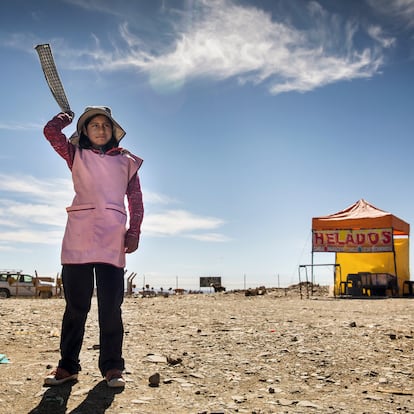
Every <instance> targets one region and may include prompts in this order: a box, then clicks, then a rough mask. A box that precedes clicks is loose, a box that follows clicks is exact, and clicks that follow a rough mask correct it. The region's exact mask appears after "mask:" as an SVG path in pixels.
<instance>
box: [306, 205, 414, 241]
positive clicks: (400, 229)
mask: <svg viewBox="0 0 414 414" xmlns="http://www.w3.org/2000/svg"><path fill="white" fill-rule="evenodd" d="M382 228H392V229H393V232H394V235H407V236H408V235H409V234H410V225H409V224H408V223H406V222H405V221H403V220H401V219H399V218H398V217H396V216H394V215H393V214H391V213H388V212H387V211H384V210H380V209H379V208H377V207H375V206H373V205H372V204H370V203H368V202H367V201H365V200H364V199H361V200H358V201H357V202H356V203H355V204H353V205H352V206H349V207H348V208H346V209H345V210H342V211H338V212H337V213H334V214H331V215H329V216H322V217H314V218H312V230H341V229H353V230H355V229H382Z"/></svg>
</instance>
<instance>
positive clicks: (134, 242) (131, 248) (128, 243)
mask: <svg viewBox="0 0 414 414" xmlns="http://www.w3.org/2000/svg"><path fill="white" fill-rule="evenodd" d="M138 243H139V239H138V238H137V237H135V236H131V235H129V234H128V232H127V234H126V236H125V253H133V252H135V250H137V249H138Z"/></svg>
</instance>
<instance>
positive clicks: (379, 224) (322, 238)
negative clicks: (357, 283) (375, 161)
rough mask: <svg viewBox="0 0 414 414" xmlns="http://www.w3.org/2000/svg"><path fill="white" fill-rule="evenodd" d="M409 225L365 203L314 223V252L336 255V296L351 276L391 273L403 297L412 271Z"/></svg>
mask: <svg viewBox="0 0 414 414" xmlns="http://www.w3.org/2000/svg"><path fill="white" fill-rule="evenodd" d="M409 235H410V225H409V224H408V223H406V222H405V221H404V220H401V219H400V218H398V217H396V216H395V215H393V214H391V213H388V212H386V211H384V210H380V209H379V208H377V207H375V206H373V205H372V204H370V203H368V202H367V201H365V200H364V199H361V200H358V201H357V202H356V203H355V204H353V205H351V206H350V207H348V208H346V209H345V210H341V211H339V212H337V213H334V214H331V215H328V216H322V217H314V218H313V219H312V262H313V253H314V252H334V253H335V264H337V265H339V266H340V269H341V271H340V274H339V276H338V275H336V277H335V292H336V293H338V292H340V285H341V282H345V281H346V279H347V275H348V274H352V273H359V272H370V273H389V274H392V275H395V276H396V277H397V279H398V286H399V292H400V295H401V292H402V286H403V283H404V281H406V280H409V279H410V271H409Z"/></svg>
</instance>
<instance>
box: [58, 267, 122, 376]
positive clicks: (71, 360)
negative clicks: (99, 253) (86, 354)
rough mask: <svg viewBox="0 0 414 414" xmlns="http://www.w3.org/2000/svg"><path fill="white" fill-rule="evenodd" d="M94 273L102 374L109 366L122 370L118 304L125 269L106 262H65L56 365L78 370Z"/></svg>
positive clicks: (119, 305) (120, 316) (119, 307)
mask: <svg viewBox="0 0 414 414" xmlns="http://www.w3.org/2000/svg"><path fill="white" fill-rule="evenodd" d="M94 276H95V277H96V288H97V298H98V315H99V331H100V334H99V350H100V354H99V369H100V371H101V373H102V375H103V376H105V374H106V372H107V371H108V370H110V369H113V368H116V369H120V370H121V371H122V370H124V368H125V366H124V360H123V358H122V341H123V337H124V327H123V324H122V313H121V305H122V302H123V300H124V270H123V269H121V268H118V267H114V266H112V265H108V264H80V265H64V266H63V268H62V282H63V290H64V294H65V299H66V308H65V313H64V315H63V321H62V332H61V339H60V352H61V360H60V361H59V367H61V368H64V369H66V370H67V371H68V372H69V373H71V374H75V373H77V372H78V371H80V369H81V366H80V364H79V353H80V350H81V347H82V342H83V336H84V333H85V323H86V319H87V316H88V312H89V310H90V308H91V299H92V295H93V290H94Z"/></svg>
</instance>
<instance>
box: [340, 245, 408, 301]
mask: <svg viewBox="0 0 414 414" xmlns="http://www.w3.org/2000/svg"><path fill="white" fill-rule="evenodd" d="M394 249H395V263H396V266H397V275H398V288H399V295H400V296H401V295H402V288H403V283H404V281H405V280H410V269H409V239H408V237H404V238H394ZM335 262H336V264H339V265H340V268H341V271H340V272H339V271H337V274H336V281H335V292H336V293H337V294H339V292H341V290H340V284H341V282H346V277H347V275H348V274H349V273H358V272H371V273H390V274H392V275H394V274H395V264H394V253H393V252H386V253H336V258H335Z"/></svg>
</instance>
